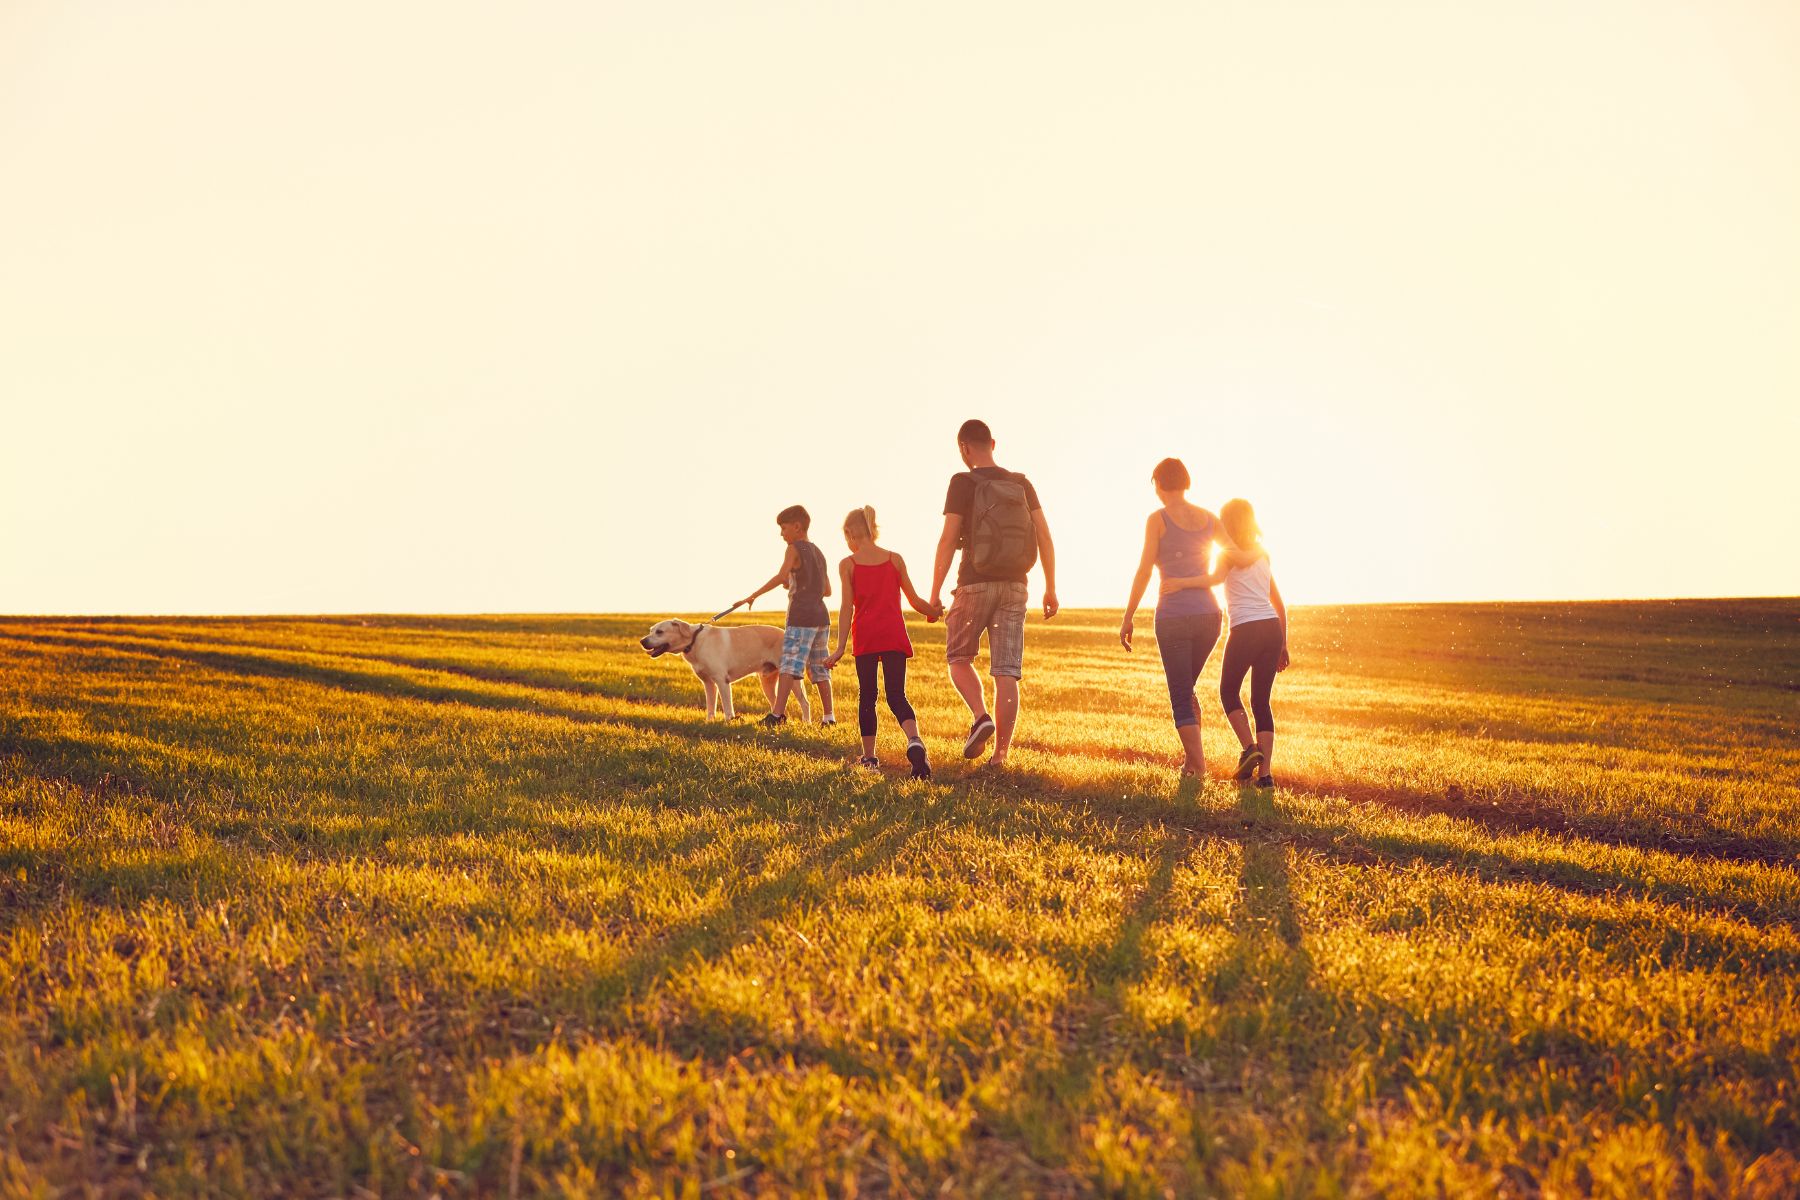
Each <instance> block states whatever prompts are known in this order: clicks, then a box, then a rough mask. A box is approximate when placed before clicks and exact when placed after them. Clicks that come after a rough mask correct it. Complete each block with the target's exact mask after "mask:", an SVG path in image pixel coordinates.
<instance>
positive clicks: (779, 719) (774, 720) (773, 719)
mask: <svg viewBox="0 0 1800 1200" xmlns="http://www.w3.org/2000/svg"><path fill="white" fill-rule="evenodd" d="M762 723H763V724H764V725H766V726H767V727H768V728H770V729H773V728H775V727H776V726H777V725H786V724H787V718H786V717H784V716H782V715H781V714H780V713H770V714H769V715H768V716H766V717H764V718H763V719H762Z"/></svg>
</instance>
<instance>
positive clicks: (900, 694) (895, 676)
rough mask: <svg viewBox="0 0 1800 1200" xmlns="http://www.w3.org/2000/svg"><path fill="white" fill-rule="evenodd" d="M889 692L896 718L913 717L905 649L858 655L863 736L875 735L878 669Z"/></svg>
mask: <svg viewBox="0 0 1800 1200" xmlns="http://www.w3.org/2000/svg"><path fill="white" fill-rule="evenodd" d="M876 667H880V668H881V680H882V683H883V684H884V685H885V686H884V687H883V689H882V690H883V691H885V692H886V693H887V705H888V711H889V712H891V713H893V714H894V720H896V721H910V720H913V706H912V705H910V704H908V703H907V702H906V652H905V651H904V650H885V651H883V652H882V653H880V654H859V655H857V656H856V721H857V724H858V725H859V726H861V728H862V735H863V736H864V737H874V736H875V668H876Z"/></svg>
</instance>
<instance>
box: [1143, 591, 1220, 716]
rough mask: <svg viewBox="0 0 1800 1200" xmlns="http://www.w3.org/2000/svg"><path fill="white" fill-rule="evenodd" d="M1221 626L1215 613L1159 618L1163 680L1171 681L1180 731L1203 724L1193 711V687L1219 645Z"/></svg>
mask: <svg viewBox="0 0 1800 1200" xmlns="http://www.w3.org/2000/svg"><path fill="white" fill-rule="evenodd" d="M1220 623H1221V622H1220V617H1219V614H1218V613H1216V612H1215V613H1199V614H1196V615H1194V616H1191V617H1165V616H1163V615H1162V613H1160V612H1159V613H1157V614H1156V648H1157V649H1158V650H1160V651H1161V652H1162V660H1163V677H1164V678H1165V679H1167V680H1168V681H1169V708H1170V710H1171V711H1173V712H1174V714H1175V728H1177V729H1180V728H1181V727H1182V726H1183V725H1198V724H1199V723H1200V714H1199V713H1198V712H1197V711H1196V710H1195V707H1194V684H1195V683H1197V682H1198V681H1199V679H1200V672H1201V671H1202V670H1204V669H1205V667H1206V659H1207V656H1208V655H1210V654H1211V653H1212V652H1213V647H1214V646H1216V645H1218V644H1219V625H1220Z"/></svg>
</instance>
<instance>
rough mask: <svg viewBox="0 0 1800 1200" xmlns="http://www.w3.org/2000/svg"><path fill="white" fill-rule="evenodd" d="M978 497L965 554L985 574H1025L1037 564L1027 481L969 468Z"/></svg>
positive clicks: (967, 534)
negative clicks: (1027, 497) (981, 472)
mask: <svg viewBox="0 0 1800 1200" xmlns="http://www.w3.org/2000/svg"><path fill="white" fill-rule="evenodd" d="M970 474H971V475H972V476H973V477H974V480H975V499H974V503H973V504H972V505H971V506H970V509H969V528H968V531H967V532H966V533H965V534H964V535H963V554H964V556H965V557H966V558H967V559H968V563H969V566H970V567H972V568H974V569H975V570H976V571H977V572H979V573H980V574H982V575H1024V574H1025V573H1027V572H1028V571H1030V570H1031V568H1032V567H1034V566H1036V565H1037V529H1036V527H1035V526H1034V525H1033V524H1032V522H1031V505H1030V503H1029V502H1028V501H1027V499H1026V495H1025V485H1024V483H1023V482H1021V481H1020V480H1019V479H1017V478H1015V477H1014V476H1011V475H1008V476H1007V477H1006V478H1004V479H994V478H990V477H987V476H984V475H978V474H975V473H974V472H970Z"/></svg>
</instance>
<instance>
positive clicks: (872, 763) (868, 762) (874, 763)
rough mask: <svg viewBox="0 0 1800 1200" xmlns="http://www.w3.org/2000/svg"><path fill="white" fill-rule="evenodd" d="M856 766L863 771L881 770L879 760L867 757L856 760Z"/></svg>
mask: <svg viewBox="0 0 1800 1200" xmlns="http://www.w3.org/2000/svg"><path fill="white" fill-rule="evenodd" d="M856 765H857V766H859V767H861V768H862V769H863V770H865V771H879V770H881V760H880V759H879V758H870V757H868V756H867V755H864V756H863V757H862V758H859V759H857V760H856Z"/></svg>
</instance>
